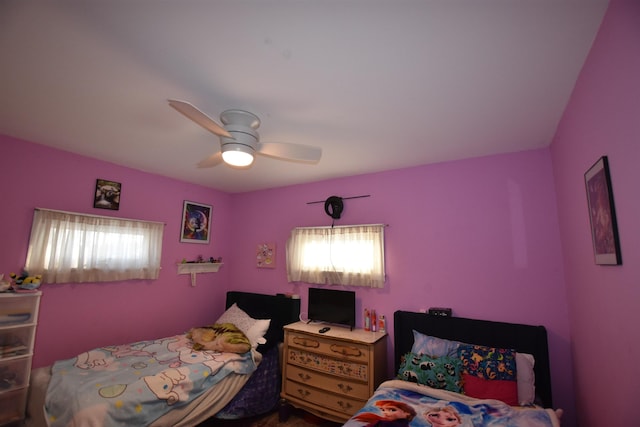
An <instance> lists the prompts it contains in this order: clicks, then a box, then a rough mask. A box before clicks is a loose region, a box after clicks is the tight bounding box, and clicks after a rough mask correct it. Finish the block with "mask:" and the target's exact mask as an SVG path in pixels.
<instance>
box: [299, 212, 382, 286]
mask: <svg viewBox="0 0 640 427" xmlns="http://www.w3.org/2000/svg"><path fill="white" fill-rule="evenodd" d="M287 278H288V280H289V282H307V283H316V284H340V285H354V286H368V287H371V288H381V287H382V286H383V285H384V280H385V272H384V225H381V224H375V225H354V226H344V227H301V228H295V229H293V230H292V231H291V236H290V237H289V240H288V242H287Z"/></svg>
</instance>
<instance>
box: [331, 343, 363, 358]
mask: <svg viewBox="0 0 640 427" xmlns="http://www.w3.org/2000/svg"><path fill="white" fill-rule="evenodd" d="M330 348H331V351H333V352H334V353H339V354H341V355H343V356H352V357H360V356H362V351H360V349H359V348H356V347H347V346H344V345H337V344H333V345H332V346H331V347H330Z"/></svg>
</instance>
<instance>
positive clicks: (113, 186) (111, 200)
mask: <svg viewBox="0 0 640 427" xmlns="http://www.w3.org/2000/svg"><path fill="white" fill-rule="evenodd" d="M121 192H122V184H121V183H119V182H115V181H109V180H106V179H96V191H95V193H94V195H93V207H94V208H98V209H111V210H114V211H117V210H118V209H120V193H121Z"/></svg>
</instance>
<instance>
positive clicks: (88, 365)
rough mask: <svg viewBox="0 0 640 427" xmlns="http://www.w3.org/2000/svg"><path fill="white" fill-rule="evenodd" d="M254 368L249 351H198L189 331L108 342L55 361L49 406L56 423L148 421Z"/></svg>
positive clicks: (113, 426)
mask: <svg viewBox="0 0 640 427" xmlns="http://www.w3.org/2000/svg"><path fill="white" fill-rule="evenodd" d="M255 369H256V364H255V361H254V359H253V355H252V353H251V352H250V351H249V352H247V353H245V354H235V353H217V352H212V351H194V350H193V349H192V348H191V343H190V341H189V340H188V339H187V338H186V336H185V335H176V336H173V337H168V338H163V339H159V340H153V341H140V342H137V343H134V344H127V345H120V346H112V347H103V348H98V349H95V350H91V351H88V352H86V353H82V354H80V355H78V356H77V357H75V358H73V359H68V360H62V361H58V362H56V363H55V364H54V365H53V367H52V377H51V381H50V382H49V386H48V389H47V396H46V400H45V411H46V413H47V419H48V422H49V425H50V426H52V427H57V426H65V427H69V426H104V427H116V426H144V425H149V424H150V423H151V422H153V421H154V420H155V419H157V418H159V417H160V416H162V415H163V414H165V413H166V412H168V411H170V410H171V409H172V408H174V407H178V406H182V405H185V404H187V403H188V402H190V401H192V400H193V399H195V398H196V397H198V396H199V395H201V394H202V393H203V392H204V391H205V390H207V389H209V388H210V387H212V386H213V385H214V384H216V383H218V382H219V381H220V380H221V379H223V378H224V377H226V376H227V375H229V374H230V373H233V372H235V373H238V374H250V373H252V372H253V371H255Z"/></svg>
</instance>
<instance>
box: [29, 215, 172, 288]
mask: <svg viewBox="0 0 640 427" xmlns="http://www.w3.org/2000/svg"><path fill="white" fill-rule="evenodd" d="M163 232H164V224H163V223H159V222H148V221H138V220H131V219H122V218H111V217H105V216H95V215H84V214H77V213H72V212H62V211H54V210H47V209H36V210H35V211H34V214H33V225H32V227H31V238H30V240H29V250H28V252H27V262H26V265H25V270H26V271H28V272H29V274H42V281H43V282H44V283H81V282H107V281H117V280H131V279H157V278H158V275H159V272H160V256H161V253H162V234H163Z"/></svg>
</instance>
